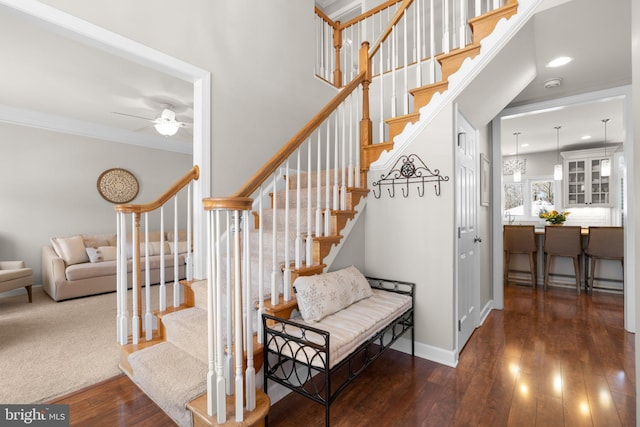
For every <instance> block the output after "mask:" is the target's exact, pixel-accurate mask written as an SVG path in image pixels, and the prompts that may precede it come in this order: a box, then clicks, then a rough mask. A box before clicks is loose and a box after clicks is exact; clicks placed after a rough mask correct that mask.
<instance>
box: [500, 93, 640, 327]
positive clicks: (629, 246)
mask: <svg viewBox="0 0 640 427" xmlns="http://www.w3.org/2000/svg"><path fill="white" fill-rule="evenodd" d="M614 98H623V99H624V109H623V110H624V111H623V116H624V129H625V131H624V135H625V136H624V138H625V140H624V143H623V147H622V148H623V153H624V158H625V164H626V167H627V176H626V178H625V182H626V185H627V191H626V194H627V206H626V208H627V214H626V217H625V224H624V227H625V228H624V235H625V239H624V241H625V248H624V250H625V258H627V259H629V260H633V259H635V258H634V256H635V241H634V239H633V236H634V234H635V228H636V226H635V220H634V219H635V211H634V209H635V207H634V204H633V201H632V200H630V199H632V198H633V197H634V196H635V188H634V179H633V177H634V165H633V155H634V154H633V152H634V141H633V132H632V129H633V119H632V117H631V86H630V85H626V86H619V87H615V88H611V89H604V90H599V91H595V92H589V93H583V94H579V95H573V96H568V97H564V98H556V99H552V100H548V101H542V102H535V103H531V104H526V105H521V106H518V107H513V108H507V109H504V110H503V111H502V112H500V114H498V115H497V116H496V117H495V118H494V119H493V121H492V129H493V135H492V150H493V165H494V167H493V175H492V179H493V197H494V200H492V206H493V210H492V216H493V236H492V238H493V297H494V303H495V308H497V309H502V308H503V307H504V286H503V283H502V280H503V277H502V212H501V207H502V203H501V201H500V200H499V199H497V197H498V196H499V197H502V192H501V188H502V171H501V170H500V169H498V168H496V165H501V164H502V154H501V151H500V135H501V131H500V128H501V124H500V122H501V119H502V118H504V117H510V116H514V115H516V114H527V113H530V112H533V111H539V110H545V109H550V108H558V107H563V106H567V105H578V104H583V103H587V102H598V101H606V100H610V99H614ZM624 281H625V284H626V286H625V293H624V312H625V313H624V327H625V329H626V330H627V331H629V332H632V333H635V332H636V323H635V319H636V305H635V298H636V292H637V291H636V287H635V284H636V272H635V264H634V263H633V262H625V263H624Z"/></svg>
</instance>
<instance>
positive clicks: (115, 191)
mask: <svg viewBox="0 0 640 427" xmlns="http://www.w3.org/2000/svg"><path fill="white" fill-rule="evenodd" d="M138 189H139V187H138V180H137V179H136V177H135V176H134V175H133V174H132V173H131V172H129V171H128V170H126V169H120V168H113V169H107V170H106V171H104V172H102V173H101V174H100V177H99V178H98V192H99V193H100V195H101V196H102V197H103V198H104V199H105V200H106V201H108V202H111V203H129V202H130V201H132V200H133V199H135V198H136V196H137V195H138Z"/></svg>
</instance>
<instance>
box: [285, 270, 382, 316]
mask: <svg viewBox="0 0 640 427" xmlns="http://www.w3.org/2000/svg"><path fill="white" fill-rule="evenodd" d="M293 286H294V288H295V290H296V298H297V300H298V308H299V309H300V314H301V315H302V318H303V319H304V320H305V321H307V322H317V321H320V320H322V319H323V318H324V317H326V316H328V315H330V314H333V313H335V312H337V311H340V310H342V309H343V308H345V307H348V306H350V305H351V304H353V303H354V302H356V301H360V300H361V299H364V298H367V297H370V296H371V295H373V291H372V290H371V286H370V285H369V282H368V281H367V279H366V278H365V277H364V275H363V274H362V273H360V271H358V269H357V268H355V267H353V266H351V267H348V268H345V269H342V270H337V271H333V272H330V273H323V274H316V275H314V276H300V277H298V278H297V279H296V281H295V282H294V284H293Z"/></svg>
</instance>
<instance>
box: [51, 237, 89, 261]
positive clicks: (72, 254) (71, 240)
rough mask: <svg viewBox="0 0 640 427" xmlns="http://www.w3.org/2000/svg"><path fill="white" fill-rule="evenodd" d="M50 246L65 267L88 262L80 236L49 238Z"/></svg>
mask: <svg viewBox="0 0 640 427" xmlns="http://www.w3.org/2000/svg"><path fill="white" fill-rule="evenodd" d="M51 244H52V245H53V249H54V250H55V251H56V253H57V254H58V256H59V257H60V258H62V259H63V260H64V262H65V264H67V265H73V264H80V263H82V262H88V261H89V256H88V255H87V251H85V248H84V239H83V238H82V236H72V237H53V238H51Z"/></svg>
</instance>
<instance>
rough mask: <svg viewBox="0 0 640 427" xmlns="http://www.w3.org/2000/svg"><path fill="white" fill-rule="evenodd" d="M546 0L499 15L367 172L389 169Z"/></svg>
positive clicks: (527, 0)
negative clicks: (473, 52)
mask: <svg viewBox="0 0 640 427" xmlns="http://www.w3.org/2000/svg"><path fill="white" fill-rule="evenodd" d="M544 1H545V0H520V1H519V2H518V12H517V13H516V14H514V15H513V16H512V17H511V18H509V19H505V18H502V19H500V21H498V23H497V24H496V27H495V29H494V30H493V32H492V33H491V34H489V35H488V36H487V37H485V38H484V39H483V40H482V41H481V42H480V45H481V49H480V53H479V54H478V55H477V56H476V57H474V58H473V59H469V58H467V59H465V60H464V62H463V63H462V66H461V67H460V69H459V70H458V71H457V72H455V73H453V74H452V75H451V76H449V78H448V81H449V87H448V89H447V90H446V91H444V92H442V93H440V92H438V93H435V94H434V95H433V97H432V98H431V101H430V102H429V103H428V104H427V105H425V106H424V107H422V108H420V118H419V119H418V120H417V121H416V122H414V123H408V124H407V125H406V126H405V128H404V129H403V131H402V132H401V133H400V134H399V135H397V136H396V137H395V138H394V140H393V148H392V149H391V150H388V151H383V152H382V153H381V154H380V157H379V158H378V160H376V161H374V162H372V163H371V166H370V171H373V170H387V169H389V168H390V167H391V166H392V165H393V164H394V163H395V162H396V161H397V160H398V158H399V157H400V156H401V155H402V153H403V152H404V149H405V148H406V147H407V146H409V144H410V143H411V142H413V141H414V140H415V139H416V138H417V137H418V135H420V133H421V132H422V131H423V130H424V129H425V128H426V127H427V126H428V125H429V123H431V121H432V120H433V119H434V118H435V117H436V116H437V115H438V113H440V111H442V109H443V108H444V107H445V106H447V105H449V104H450V103H452V102H454V100H455V99H456V98H457V97H458V96H459V95H460V94H461V93H462V91H463V90H464V89H465V88H466V87H467V86H469V84H470V83H471V82H472V81H473V79H475V78H476V77H477V76H478V74H480V72H481V71H482V70H483V69H484V68H485V67H486V66H487V65H488V64H489V63H490V62H491V60H493V58H495V56H496V55H497V54H498V53H499V52H500V51H501V50H502V49H503V48H504V47H505V46H506V44H507V43H508V42H509V41H510V40H511V39H512V38H513V37H514V36H515V35H516V34H517V33H518V31H520V29H521V28H522V27H523V26H524V25H525V24H526V23H527V22H528V21H529V19H531V17H532V16H533V15H534V14H535V13H536V12H537V9H538V7H539V6H540V5H541V4H543V3H544Z"/></svg>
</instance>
